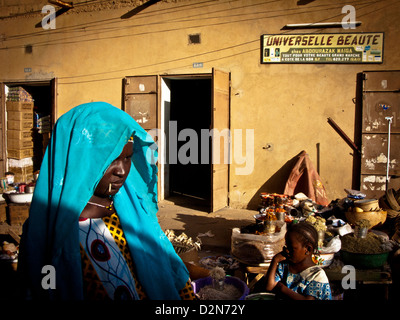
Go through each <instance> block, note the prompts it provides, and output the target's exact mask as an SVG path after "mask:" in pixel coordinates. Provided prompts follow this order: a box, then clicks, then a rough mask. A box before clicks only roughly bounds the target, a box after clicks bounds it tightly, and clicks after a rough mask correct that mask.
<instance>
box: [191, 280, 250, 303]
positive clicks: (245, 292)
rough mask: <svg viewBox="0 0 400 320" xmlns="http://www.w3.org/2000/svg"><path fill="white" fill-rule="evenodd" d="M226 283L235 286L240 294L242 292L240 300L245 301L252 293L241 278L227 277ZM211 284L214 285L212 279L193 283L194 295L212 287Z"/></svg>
mask: <svg viewBox="0 0 400 320" xmlns="http://www.w3.org/2000/svg"><path fill="white" fill-rule="evenodd" d="M225 283H226V284H231V285H234V286H235V287H236V288H238V289H239V290H240V292H242V295H241V297H240V298H239V299H238V300H245V298H246V297H247V295H248V294H249V292H250V289H249V287H248V286H247V285H246V284H245V283H244V282H243V281H242V280H240V279H239V278H236V277H226V278H225ZM211 284H212V278H211V277H206V278H201V279H198V280H195V281H192V287H193V291H194V293H198V292H199V291H200V289H201V288H203V287H205V286H208V285H211Z"/></svg>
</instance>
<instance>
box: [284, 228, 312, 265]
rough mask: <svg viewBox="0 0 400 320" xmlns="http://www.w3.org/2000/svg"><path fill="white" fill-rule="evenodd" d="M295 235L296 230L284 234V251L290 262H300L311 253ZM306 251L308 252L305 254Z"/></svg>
mask: <svg viewBox="0 0 400 320" xmlns="http://www.w3.org/2000/svg"><path fill="white" fill-rule="evenodd" d="M297 237H298V235H297V233H296V232H288V233H287V234H286V246H285V248H284V252H285V255H286V257H287V259H288V260H289V261H290V262H292V263H299V262H302V261H303V260H304V259H305V258H306V257H307V256H308V254H311V253H310V252H309V248H307V247H306V246H304V245H303V243H302V242H300V241H299V240H298V238H297ZM306 252H308V254H306Z"/></svg>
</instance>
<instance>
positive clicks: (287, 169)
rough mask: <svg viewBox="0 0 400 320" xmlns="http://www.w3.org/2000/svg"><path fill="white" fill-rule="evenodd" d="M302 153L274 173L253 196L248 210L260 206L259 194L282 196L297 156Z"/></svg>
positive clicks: (297, 156) (296, 156)
mask: <svg viewBox="0 0 400 320" xmlns="http://www.w3.org/2000/svg"><path fill="white" fill-rule="evenodd" d="M302 152H303V151H300V152H299V153H298V154H297V155H295V156H294V157H293V158H291V159H290V160H288V161H287V162H286V163H285V164H284V165H283V166H282V167H281V168H280V169H279V170H278V171H277V172H275V173H274V174H273V175H272V176H271V177H270V178H269V179H268V180H267V181H266V182H265V183H264V184H263V185H262V186H261V187H260V188H259V189H258V190H257V192H256V193H255V194H254V196H253V197H252V198H251V200H250V201H249V203H248V205H247V209H249V210H257V209H258V207H259V205H260V194H261V192H266V193H279V194H283V191H284V190H285V185H286V181H287V180H288V178H289V176H290V173H291V172H292V169H293V167H294V165H295V164H296V162H297V161H298V158H299V156H300V155H301V153H302Z"/></svg>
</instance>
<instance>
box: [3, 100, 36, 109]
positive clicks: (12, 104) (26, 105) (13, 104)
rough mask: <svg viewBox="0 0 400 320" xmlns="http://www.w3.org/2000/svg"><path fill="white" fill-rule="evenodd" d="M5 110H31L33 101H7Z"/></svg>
mask: <svg viewBox="0 0 400 320" xmlns="http://www.w3.org/2000/svg"><path fill="white" fill-rule="evenodd" d="M6 110H7V111H30V112H33V102H19V101H7V102H6Z"/></svg>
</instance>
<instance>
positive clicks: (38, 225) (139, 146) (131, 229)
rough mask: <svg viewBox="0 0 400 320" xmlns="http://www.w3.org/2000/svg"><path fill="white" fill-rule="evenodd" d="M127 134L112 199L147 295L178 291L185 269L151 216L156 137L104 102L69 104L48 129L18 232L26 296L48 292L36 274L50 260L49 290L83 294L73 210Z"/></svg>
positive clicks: (54, 293) (91, 189) (78, 296)
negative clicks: (128, 160) (122, 169)
mask: <svg viewBox="0 0 400 320" xmlns="http://www.w3.org/2000/svg"><path fill="white" fill-rule="evenodd" d="M132 135H133V136H134V153H133V157H132V166H131V170H130V173H129V175H128V177H127V179H126V182H125V184H124V185H123V187H122V188H121V189H120V190H119V192H118V193H117V194H116V195H115V196H114V205H115V208H116V211H117V213H118V216H119V219H120V222H121V225H122V228H123V230H124V233H125V236H126V239H127V242H128V245H129V249H130V252H131V255H132V257H133V260H134V262H135V267H136V275H137V278H138V279H139V281H140V283H141V284H142V286H143V287H144V290H145V292H146V294H147V296H148V297H149V298H150V299H179V294H178V291H179V290H180V289H182V288H183V287H184V286H185V283H186V281H187V280H188V279H189V275H188V272H187V269H186V267H185V266H184V264H183V263H182V260H181V259H180V258H179V257H178V256H177V255H176V253H175V251H174V249H173V247H172V245H171V243H170V242H169V240H168V239H167V237H166V236H165V234H164V232H163V231H162V230H161V228H160V226H159V224H158V221H157V217H156V212H157V210H158V207H157V167H156V164H155V161H156V160H155V159H156V157H157V151H156V148H155V144H154V142H153V140H152V139H151V137H150V136H149V135H148V134H147V133H146V131H145V130H144V129H142V128H141V127H140V126H139V125H138V124H137V123H136V122H135V121H134V120H133V119H132V117H130V116H129V115H128V114H127V113H125V112H124V111H122V110H120V109H118V108H116V107H113V106H111V105H110V104H107V103H104V102H94V103H88V104H83V105H80V106H77V107H75V108H73V109H72V110H71V111H69V112H67V113H66V114H64V115H63V116H61V117H60V119H59V120H58V121H57V123H56V125H55V127H54V130H53V132H52V137H51V141H50V143H49V146H48V148H47V150H46V153H45V156H44V159H43V162H42V166H41V169H40V175H39V178H38V181H37V184H36V188H35V192H34V196H33V200H32V203H31V207H30V214H29V218H28V220H27V221H26V223H25V225H24V232H23V236H22V239H21V248H20V249H21V250H20V251H21V256H20V265H21V266H19V267H20V270H22V271H23V273H25V274H26V275H27V278H24V279H26V281H28V283H27V284H28V285H29V286H30V287H31V289H32V292H33V296H43V294H44V295H45V296H46V294H48V293H49V290H47V291H46V290H43V289H42V285H41V282H42V279H43V277H44V276H46V274H47V271H46V272H44V273H42V268H43V266H44V265H51V266H53V267H54V268H55V271H56V290H55V291H51V292H50V298H51V297H53V298H56V299H58V298H61V299H83V289H82V269H81V256H80V246H79V236H78V235H79V230H78V218H79V216H80V214H81V212H82V210H83V209H84V207H85V206H86V204H87V202H88V200H89V199H90V198H91V196H92V195H93V193H94V190H95V188H96V186H97V184H98V182H99V181H100V180H101V178H102V176H103V175H104V173H105V171H106V170H107V168H108V166H109V165H110V164H111V162H112V161H114V160H115V159H116V158H117V157H118V156H119V155H120V153H121V152H122V149H123V147H124V145H125V144H126V143H127V142H128V140H129V139H130V137H131V136H132Z"/></svg>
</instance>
